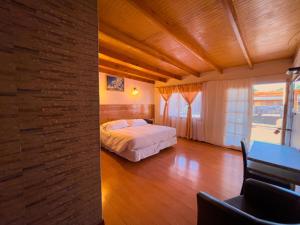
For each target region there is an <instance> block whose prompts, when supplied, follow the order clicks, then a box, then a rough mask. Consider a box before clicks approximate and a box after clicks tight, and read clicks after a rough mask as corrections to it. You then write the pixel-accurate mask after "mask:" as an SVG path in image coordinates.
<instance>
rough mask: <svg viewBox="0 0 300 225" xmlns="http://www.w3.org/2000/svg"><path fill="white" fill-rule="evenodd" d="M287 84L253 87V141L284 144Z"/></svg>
mask: <svg viewBox="0 0 300 225" xmlns="http://www.w3.org/2000/svg"><path fill="white" fill-rule="evenodd" d="M285 92H286V83H284V82H283V83H268V84H256V85H253V112H252V113H253V115H252V127H251V140H255V141H264V142H269V143H274V144H281V143H282V126H283V118H284V103H285Z"/></svg>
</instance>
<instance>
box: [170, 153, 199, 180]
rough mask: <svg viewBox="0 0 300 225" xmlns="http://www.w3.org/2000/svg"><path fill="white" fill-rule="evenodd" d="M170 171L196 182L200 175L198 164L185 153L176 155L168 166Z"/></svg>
mask: <svg viewBox="0 0 300 225" xmlns="http://www.w3.org/2000/svg"><path fill="white" fill-rule="evenodd" d="M170 172H171V173H175V174H176V175H179V176H181V177H184V178H188V179H189V180H191V181H192V182H196V181H197V179H198V178H199V176H200V164H199V162H198V161H196V160H192V159H189V158H187V157H186V156H185V155H177V156H176V157H175V158H174V162H173V164H172V165H171V166H170Z"/></svg>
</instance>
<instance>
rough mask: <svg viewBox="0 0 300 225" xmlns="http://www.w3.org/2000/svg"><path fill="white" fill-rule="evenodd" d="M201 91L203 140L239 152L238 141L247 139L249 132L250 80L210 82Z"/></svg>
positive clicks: (250, 113) (250, 110) (250, 111)
mask: <svg viewBox="0 0 300 225" xmlns="http://www.w3.org/2000/svg"><path fill="white" fill-rule="evenodd" d="M202 91H203V104H202V117H203V120H204V121H205V123H204V125H203V140H204V141H206V142H209V143H212V144H215V145H220V146H226V147H232V148H240V141H241V139H243V138H247V139H249V137H250V132H251V117H252V81H251V79H241V80H225V81H209V82H207V83H205V84H204V85H203V89H202Z"/></svg>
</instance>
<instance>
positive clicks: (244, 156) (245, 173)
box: [241, 139, 248, 180]
mask: <svg viewBox="0 0 300 225" xmlns="http://www.w3.org/2000/svg"><path fill="white" fill-rule="evenodd" d="M241 148H242V154H243V170H244V171H243V173H244V180H245V179H246V178H247V173H248V170H247V148H246V140H245V139H242V140H241Z"/></svg>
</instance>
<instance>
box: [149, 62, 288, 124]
mask: <svg viewBox="0 0 300 225" xmlns="http://www.w3.org/2000/svg"><path fill="white" fill-rule="evenodd" d="M292 64H293V60H292V59H283V60H274V61H269V62H266V63H260V64H255V65H254V67H253V69H249V67H248V66H240V67H232V68H228V69H225V70H224V71H223V73H222V74H220V73H218V72H216V71H212V72H206V73H203V74H201V76H200V77H195V76H188V77H186V78H185V79H184V80H181V81H178V80H175V79H170V80H169V81H168V82H167V83H162V82H156V83H155V87H162V86H171V85H177V84H188V83H196V82H205V81H209V80H231V79H241V78H249V77H255V79H257V80H259V81H261V82H264V81H276V80H277V81H279V80H283V81H284V80H286V79H287V78H288V76H287V75H286V74H285V73H286V71H287V69H288V68H289V67H291V66H292ZM154 98H155V119H156V122H159V110H160V104H159V102H160V95H159V92H158V90H157V88H155V94H154Z"/></svg>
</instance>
